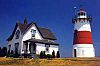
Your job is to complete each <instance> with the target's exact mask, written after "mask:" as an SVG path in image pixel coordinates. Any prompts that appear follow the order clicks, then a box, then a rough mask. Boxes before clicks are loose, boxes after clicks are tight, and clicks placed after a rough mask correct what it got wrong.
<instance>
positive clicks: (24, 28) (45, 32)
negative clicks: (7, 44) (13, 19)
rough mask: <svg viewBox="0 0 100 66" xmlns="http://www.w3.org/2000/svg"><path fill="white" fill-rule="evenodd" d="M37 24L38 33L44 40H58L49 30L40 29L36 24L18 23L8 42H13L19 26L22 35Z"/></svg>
mask: <svg viewBox="0 0 100 66" xmlns="http://www.w3.org/2000/svg"><path fill="white" fill-rule="evenodd" d="M33 24H35V26H36V27H37V29H38V31H39V32H40V34H41V36H42V37H43V38H44V39H52V40H56V37H55V36H54V35H53V33H52V32H51V31H50V29H47V28H41V27H38V26H37V25H36V23H34V22H32V23H29V24H27V23H24V24H22V23H16V25H15V28H14V30H13V32H12V34H11V35H10V36H9V38H8V39H7V41H10V40H12V38H13V36H14V34H15V31H16V29H17V27H18V26H19V29H20V30H21V33H23V34H25V33H26V32H27V30H28V29H29V28H30V27H31V26H32V25H33Z"/></svg>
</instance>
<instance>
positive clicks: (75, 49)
mask: <svg viewBox="0 0 100 66" xmlns="http://www.w3.org/2000/svg"><path fill="white" fill-rule="evenodd" d="M76 56H77V55H76V49H74V57H76Z"/></svg>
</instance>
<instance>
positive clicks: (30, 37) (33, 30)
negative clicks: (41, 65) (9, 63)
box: [7, 19, 59, 54]
mask: <svg viewBox="0 0 100 66" xmlns="http://www.w3.org/2000/svg"><path fill="white" fill-rule="evenodd" d="M55 41H56V37H55V36H54V35H53V33H52V32H51V31H50V30H49V29H47V28H41V27H39V26H37V24H36V23H34V22H32V23H29V24H28V22H27V19H25V20H24V23H16V25H15V28H14V30H13V32H12V33H11V35H10V37H9V38H8V39H7V45H8V50H10V51H12V50H13V52H14V53H16V52H18V53H19V54H40V52H41V51H45V53H46V54H52V52H53V50H54V51H55V54H56V53H57V51H59V50H58V47H59V44H57V43H56V42H55Z"/></svg>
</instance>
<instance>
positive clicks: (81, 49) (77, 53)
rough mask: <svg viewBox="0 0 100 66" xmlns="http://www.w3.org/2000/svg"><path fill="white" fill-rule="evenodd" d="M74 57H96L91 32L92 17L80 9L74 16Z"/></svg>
mask: <svg viewBox="0 0 100 66" xmlns="http://www.w3.org/2000/svg"><path fill="white" fill-rule="evenodd" d="M72 22H73V24H74V40H73V57H95V50H94V47H93V41H92V33H91V25H90V23H91V18H90V17H88V15H87V13H86V11H84V10H82V9H80V10H79V11H78V12H77V13H76V15H75V17H74V18H73V21H72Z"/></svg>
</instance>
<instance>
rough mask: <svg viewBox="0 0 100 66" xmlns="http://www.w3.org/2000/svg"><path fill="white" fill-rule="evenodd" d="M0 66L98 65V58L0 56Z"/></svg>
mask: <svg viewBox="0 0 100 66" xmlns="http://www.w3.org/2000/svg"><path fill="white" fill-rule="evenodd" d="M0 66H100V58H59V59H29V58H4V57H1V58H0Z"/></svg>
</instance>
